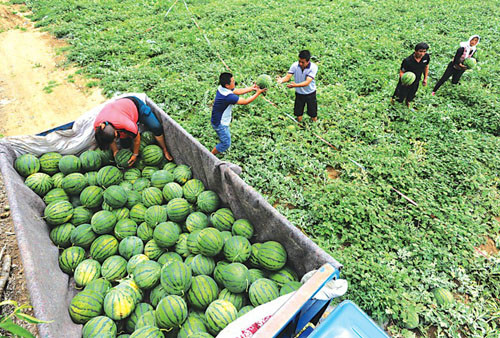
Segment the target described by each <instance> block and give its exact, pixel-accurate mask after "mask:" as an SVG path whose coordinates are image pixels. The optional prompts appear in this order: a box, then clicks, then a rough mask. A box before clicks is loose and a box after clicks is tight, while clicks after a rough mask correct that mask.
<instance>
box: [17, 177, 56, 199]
mask: <svg viewBox="0 0 500 338" xmlns="http://www.w3.org/2000/svg"><path fill="white" fill-rule="evenodd" d="M24 184H26V186H27V187H28V188H30V189H31V190H33V191H34V192H35V193H36V194H37V195H38V196H41V197H43V196H45V194H46V193H48V192H49V191H50V190H51V189H52V188H53V187H54V182H53V181H52V177H50V176H49V175H47V174H44V173H34V174H31V175H30V176H28V177H27V178H26V180H25V181H24Z"/></svg>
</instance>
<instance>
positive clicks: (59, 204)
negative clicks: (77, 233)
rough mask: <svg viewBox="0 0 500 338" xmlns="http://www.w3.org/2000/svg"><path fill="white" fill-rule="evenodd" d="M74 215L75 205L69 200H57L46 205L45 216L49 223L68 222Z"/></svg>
mask: <svg viewBox="0 0 500 338" xmlns="http://www.w3.org/2000/svg"><path fill="white" fill-rule="evenodd" d="M72 216H73V206H72V205H71V203H70V202H68V201H55V202H52V203H50V204H49V205H47V206H46V207H45V210H44V218H45V220H46V221H47V222H48V223H49V224H53V225H59V224H63V223H66V222H67V221H69V220H70V219H71V217H72Z"/></svg>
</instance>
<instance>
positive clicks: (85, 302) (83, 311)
mask: <svg viewBox="0 0 500 338" xmlns="http://www.w3.org/2000/svg"><path fill="white" fill-rule="evenodd" d="M102 303H103V298H102V297H101V296H100V295H99V294H96V293H94V292H92V291H82V292H80V293H78V294H77V295H76V296H75V297H73V299H72V300H71V303H70V304H69V315H70V316H71V319H72V320H73V322H75V323H77V324H84V323H86V322H88V321H89V320H90V319H92V318H94V317H97V316H99V315H100V314H101V313H102Z"/></svg>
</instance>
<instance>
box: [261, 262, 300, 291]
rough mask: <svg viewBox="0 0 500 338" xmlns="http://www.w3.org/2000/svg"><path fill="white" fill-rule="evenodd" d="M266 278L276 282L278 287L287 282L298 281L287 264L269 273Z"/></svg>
mask: <svg viewBox="0 0 500 338" xmlns="http://www.w3.org/2000/svg"><path fill="white" fill-rule="evenodd" d="M268 278H269V279H270V280H272V281H273V282H275V283H276V284H278V286H279V287H282V286H283V285H285V284H287V283H289V282H293V281H298V279H299V278H298V276H297V274H296V273H295V271H293V269H292V268H290V267H288V266H285V267H284V268H282V269H280V270H278V271H273V272H271V273H269V276H268Z"/></svg>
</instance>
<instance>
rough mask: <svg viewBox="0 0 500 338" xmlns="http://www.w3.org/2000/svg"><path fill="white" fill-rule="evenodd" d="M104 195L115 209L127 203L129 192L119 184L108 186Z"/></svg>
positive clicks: (105, 199) (106, 200) (105, 200)
mask: <svg viewBox="0 0 500 338" xmlns="http://www.w3.org/2000/svg"><path fill="white" fill-rule="evenodd" d="M102 197H103V198H104V202H106V203H107V204H108V205H109V206H110V207H111V208H113V209H117V208H121V207H123V206H124V205H125V204H126V203H127V192H126V191H125V189H123V188H122V187H120V186H119V185H112V186H110V187H108V188H107V189H106V190H104V193H103V194H102Z"/></svg>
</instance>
